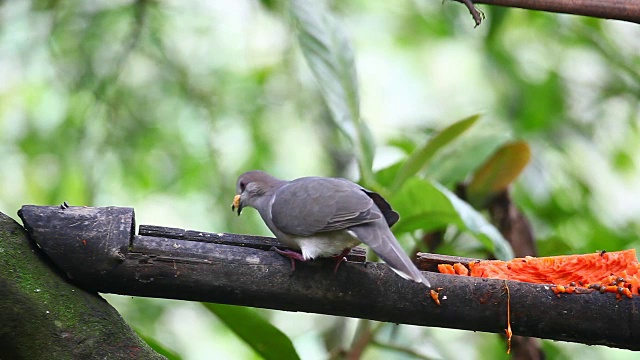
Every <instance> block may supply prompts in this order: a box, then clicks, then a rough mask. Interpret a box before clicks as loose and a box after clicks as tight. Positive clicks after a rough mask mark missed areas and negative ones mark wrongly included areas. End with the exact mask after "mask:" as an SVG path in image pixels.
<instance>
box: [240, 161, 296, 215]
mask: <svg viewBox="0 0 640 360" xmlns="http://www.w3.org/2000/svg"><path fill="white" fill-rule="evenodd" d="M284 183H285V181H282V180H279V179H276V178H274V177H273V176H271V175H269V174H267V173H266V172H264V171H259V170H253V171H247V172H246V173H244V174H242V175H240V176H239V177H238V181H236V196H234V197H233V203H232V204H231V210H232V211H235V210H236V209H237V211H238V215H240V213H241V212H242V208H243V207H245V206H249V207H253V208H255V207H256V205H257V204H259V203H260V202H262V201H268V199H270V198H271V196H272V195H273V193H274V192H275V191H276V190H277V189H278V188H279V187H281V186H282V185H283V184H284Z"/></svg>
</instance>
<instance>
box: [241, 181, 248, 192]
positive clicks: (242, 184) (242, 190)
mask: <svg viewBox="0 0 640 360" xmlns="http://www.w3.org/2000/svg"><path fill="white" fill-rule="evenodd" d="M245 187H247V184H245V183H244V181H240V191H241V192H244V188H245Z"/></svg>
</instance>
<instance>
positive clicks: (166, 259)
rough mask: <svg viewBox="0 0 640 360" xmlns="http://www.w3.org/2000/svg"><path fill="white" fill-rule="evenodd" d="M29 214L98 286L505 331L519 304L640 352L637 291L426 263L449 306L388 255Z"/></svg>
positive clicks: (539, 325)
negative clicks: (286, 250)
mask: <svg viewBox="0 0 640 360" xmlns="http://www.w3.org/2000/svg"><path fill="white" fill-rule="evenodd" d="M123 209H124V210H123ZM109 212H113V216H109V215H108V213H109ZM19 214H20V216H21V217H22V219H23V221H24V223H25V227H26V228H27V230H28V231H29V233H30V235H31V236H32V237H33V239H34V240H35V241H36V242H37V243H38V244H39V246H40V247H42V248H43V249H44V251H45V252H46V253H47V254H49V255H50V256H51V258H52V259H53V261H54V262H55V263H56V265H57V266H59V267H60V268H61V269H63V271H64V273H66V274H68V275H69V276H70V277H72V278H73V279H74V281H75V282H76V283H78V284H80V285H81V286H82V287H84V288H86V289H90V290H92V291H98V292H107V293H115V294H122V295H134V296H149V297H161V298H170V299H182V300H193V301H205V302H217V303H225V304H233V305H245V306H254V307H261V308H268V309H279V310H286V311H303V312H313V313H321V314H330V315H338V316H348V317H359V318H365V319H372V320H378V321H387V322H394V323H403V324H414V325H423V326H435V327H447V328H456V329H465V330H472V331H485V332H496V333H504V330H505V329H506V328H507V311H508V309H509V310H510V315H511V316H510V318H511V328H512V330H513V333H514V334H516V335H525V336H534V337H540V338H546V339H555V340H564V341H573V342H580V343H584V344H599V345H607V346H612V347H619V348H626V349H634V350H640V341H639V340H640V322H639V321H638V320H639V319H640V314H639V311H640V297H637V296H635V297H633V299H628V298H626V297H625V298H623V299H622V300H620V301H618V300H616V298H615V295H613V294H600V293H598V292H592V293H588V294H579V295H578V294H567V295H561V296H556V295H555V294H554V293H553V292H552V291H551V287H550V286H548V285H537V284H529V283H523V282H517V281H503V280H494V279H484V278H474V277H466V276H456V275H446V274H439V273H434V272H425V276H426V277H427V279H428V280H429V281H430V282H431V284H432V285H433V288H434V289H438V288H441V290H440V293H439V301H440V305H437V304H436V302H435V301H434V300H433V299H432V298H431V297H430V295H429V289H427V288H426V287H425V286H423V285H422V284H416V283H414V282H412V281H408V280H404V279H402V278H400V277H399V276H398V275H396V274H395V273H394V272H393V271H392V270H390V269H389V267H387V266H386V265H385V264H382V263H368V262H356V261H347V262H344V263H343V264H342V265H341V266H340V268H339V269H338V271H337V273H335V274H334V273H333V261H331V260H330V259H325V260H319V261H312V262H308V263H298V265H297V266H296V270H295V271H293V272H292V270H291V263H290V261H289V259H286V258H284V257H282V256H280V255H279V254H277V253H275V252H274V251H270V250H268V249H269V248H270V247H271V246H272V245H274V244H277V242H276V241H275V240H274V239H265V238H260V237H255V236H244V235H236V234H224V233H204V232H197V231H186V230H182V229H167V228H160V227H148V226H141V231H140V233H142V234H145V235H135V234H134V233H133V232H131V233H128V234H127V232H126V231H124V229H131V228H132V227H133V225H132V224H133V222H134V221H133V209H126V208H86V207H71V208H68V209H60V208H58V207H40V206H29V205H27V206H23V208H22V210H21V211H20V212H19ZM163 229H164V230H163ZM143 230H144V231H143ZM163 234H164V235H163ZM261 239H264V240H265V241H264V242H263V241H261ZM123 244H128V246H124V245H123ZM62 249H64V251H62ZM357 258H358V257H357V256H356V257H355V259H357ZM352 259H354V258H353V257H352ZM467 261H469V259H467ZM471 261H473V259H472V260H471ZM438 262H465V259H464V258H453V259H451V258H450V257H447V256H442V255H440V256H432V255H428V254H427V255H421V256H419V258H418V263H419V264H420V266H421V267H422V268H424V269H434V268H435V267H436V265H437V263H438ZM507 287H508V288H509V291H507Z"/></svg>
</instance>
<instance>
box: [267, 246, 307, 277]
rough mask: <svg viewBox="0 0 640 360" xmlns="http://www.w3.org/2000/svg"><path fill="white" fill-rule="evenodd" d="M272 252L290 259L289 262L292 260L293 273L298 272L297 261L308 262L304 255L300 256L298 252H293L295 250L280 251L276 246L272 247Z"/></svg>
mask: <svg viewBox="0 0 640 360" xmlns="http://www.w3.org/2000/svg"><path fill="white" fill-rule="evenodd" d="M271 250H273V251H275V252H277V253H278V254H280V255H282V256H285V257H288V258H289V260H291V272H293V271H295V270H296V260H299V261H307V260H306V259H305V258H304V257H302V254H300V253H299V252H297V251H293V250H289V249H284V250H280V249H278V248H277V247H275V246H272V247H271Z"/></svg>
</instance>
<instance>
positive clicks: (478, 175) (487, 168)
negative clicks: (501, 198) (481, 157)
mask: <svg viewBox="0 0 640 360" xmlns="http://www.w3.org/2000/svg"><path fill="white" fill-rule="evenodd" d="M530 158H531V150H530V149H529V145H528V144H527V143H526V142H524V141H517V142H513V143H509V144H505V145H503V146H502V147H501V148H500V149H498V151H496V152H495V154H493V156H492V157H491V158H490V159H489V160H487V161H486V162H485V163H484V164H483V165H482V167H480V168H479V169H478V170H476V172H475V173H474V174H473V178H472V179H471V181H470V182H469V186H468V187H467V195H468V197H469V199H470V201H471V203H472V204H480V203H482V202H483V201H485V199H486V198H487V197H488V196H490V195H492V194H496V193H498V192H501V191H504V190H506V189H507V187H508V186H509V184H511V183H512V182H513V181H514V180H515V179H516V178H517V177H518V175H520V173H521V172H522V170H524V168H525V167H526V166H527V164H528V163H529V159H530Z"/></svg>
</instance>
